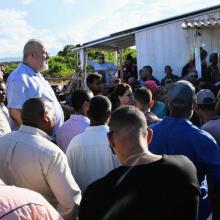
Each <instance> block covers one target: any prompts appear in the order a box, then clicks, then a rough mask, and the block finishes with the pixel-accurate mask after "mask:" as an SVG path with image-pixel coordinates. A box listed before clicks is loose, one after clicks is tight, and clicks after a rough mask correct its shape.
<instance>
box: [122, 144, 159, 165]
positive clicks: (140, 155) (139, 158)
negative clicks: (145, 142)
mask: <svg viewBox="0 0 220 220" xmlns="http://www.w3.org/2000/svg"><path fill="white" fill-rule="evenodd" d="M161 157H162V156H161V155H155V154H152V153H151V152H150V151H148V150H146V149H143V148H139V150H137V151H132V152H129V153H128V154H127V155H126V156H125V157H124V159H123V160H122V164H123V165H124V166H135V165H141V164H148V163H151V162H154V161H157V160H159V159H161Z"/></svg>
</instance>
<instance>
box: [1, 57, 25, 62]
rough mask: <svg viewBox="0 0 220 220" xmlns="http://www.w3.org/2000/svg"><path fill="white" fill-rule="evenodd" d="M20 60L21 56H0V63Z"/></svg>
mask: <svg viewBox="0 0 220 220" xmlns="http://www.w3.org/2000/svg"><path fill="white" fill-rule="evenodd" d="M20 61H22V57H4V58H0V63H8V62H20Z"/></svg>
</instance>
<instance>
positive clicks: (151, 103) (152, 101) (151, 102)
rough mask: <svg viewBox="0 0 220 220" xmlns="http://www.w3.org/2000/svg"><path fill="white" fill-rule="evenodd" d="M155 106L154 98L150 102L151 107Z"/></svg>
mask: <svg viewBox="0 0 220 220" xmlns="http://www.w3.org/2000/svg"><path fill="white" fill-rule="evenodd" d="M153 106H154V100H153V99H152V100H151V101H150V103H149V107H150V108H153Z"/></svg>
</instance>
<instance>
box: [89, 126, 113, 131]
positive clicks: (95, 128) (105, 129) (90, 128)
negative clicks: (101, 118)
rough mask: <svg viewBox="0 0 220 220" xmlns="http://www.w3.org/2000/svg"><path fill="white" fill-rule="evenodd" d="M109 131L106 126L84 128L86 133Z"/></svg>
mask: <svg viewBox="0 0 220 220" xmlns="http://www.w3.org/2000/svg"><path fill="white" fill-rule="evenodd" d="M91 130H92V131H107V132H108V131H109V127H108V126H107V125H98V126H89V127H87V128H86V131H91Z"/></svg>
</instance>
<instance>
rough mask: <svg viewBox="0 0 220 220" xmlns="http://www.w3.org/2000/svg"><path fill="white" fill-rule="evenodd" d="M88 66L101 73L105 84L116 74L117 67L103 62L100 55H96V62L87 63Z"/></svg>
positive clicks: (102, 56) (102, 57)
mask: <svg viewBox="0 0 220 220" xmlns="http://www.w3.org/2000/svg"><path fill="white" fill-rule="evenodd" d="M88 64H89V65H91V66H92V67H93V68H94V70H95V71H97V72H99V73H103V77H104V79H105V83H106V84H109V83H110V79H111V76H114V75H116V73H117V67H116V66H115V65H114V64H113V63H110V62H105V56H104V54H102V53H100V54H99V55H98V62H94V61H88Z"/></svg>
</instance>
